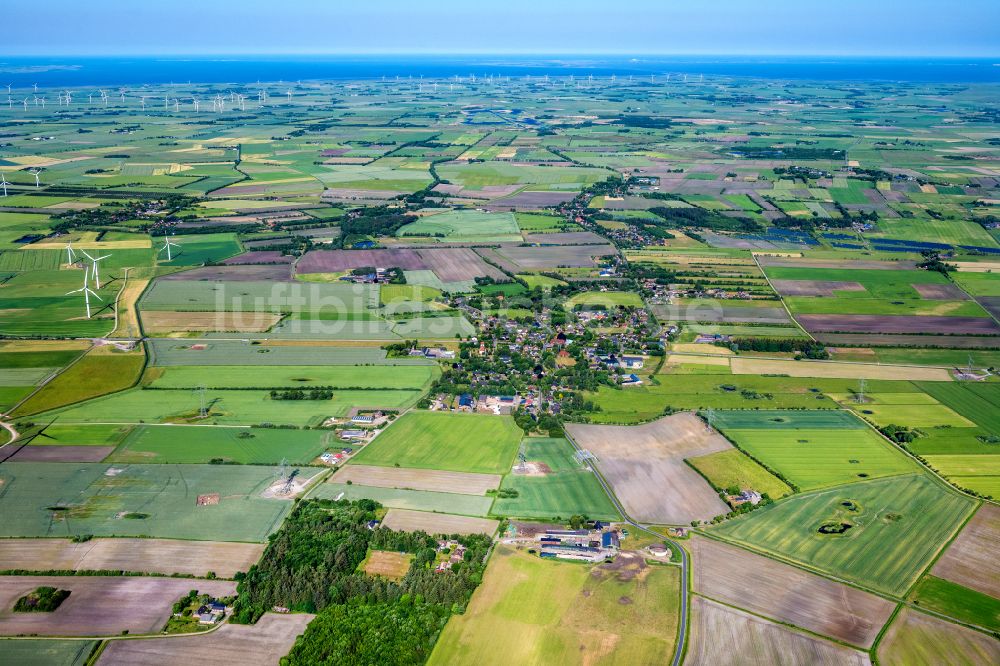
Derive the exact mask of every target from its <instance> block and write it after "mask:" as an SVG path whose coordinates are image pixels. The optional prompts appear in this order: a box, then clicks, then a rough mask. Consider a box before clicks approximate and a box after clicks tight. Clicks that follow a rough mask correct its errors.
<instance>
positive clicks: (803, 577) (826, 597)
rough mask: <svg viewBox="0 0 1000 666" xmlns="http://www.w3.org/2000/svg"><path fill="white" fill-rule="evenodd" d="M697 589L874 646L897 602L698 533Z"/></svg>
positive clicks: (692, 546) (693, 546) (694, 544)
mask: <svg viewBox="0 0 1000 666" xmlns="http://www.w3.org/2000/svg"><path fill="white" fill-rule="evenodd" d="M686 545H687V547H688V549H689V550H690V551H691V554H692V556H693V557H692V560H691V561H692V563H693V565H694V590H695V591H696V592H698V593H699V594H703V595H705V596H707V597H711V598H713V599H717V600H719V601H722V602H725V603H727V604H732V605H735V606H741V607H743V608H746V609H747V610H750V611H753V612H754V613H757V614H759V615H764V616H767V617H770V618H772V619H775V620H778V621H781V622H787V623H791V624H794V625H796V626H799V627H802V628H803V629H808V630H809V631H812V632H814V633H817V634H821V635H824V636H831V637H833V638H836V639H839V640H842V641H845V642H847V643H851V644H853V645H858V646H860V647H864V648H869V647H871V646H872V644H873V643H874V642H875V638H876V637H877V636H878V633H879V631H880V630H881V628H882V626H883V625H884V624H885V623H886V622H887V621H888V620H889V616H890V615H892V611H893V610H894V609H895V607H896V604H895V602H892V601H888V600H886V599H883V598H882V597H877V596H875V595H874V594H869V593H868V592H862V591H861V590H858V589H855V588H853V587H849V586H847V585H844V584H842V583H836V582H834V581H831V580H827V579H825V578H821V577H819V576H815V575H813V574H810V573H807V572H805V571H803V570H801V569H797V568H795V567H792V566H789V565H787V564H782V563H781V562H777V561H775V560H772V559H770V558H768V557H763V556H761V555H755V554H753V553H750V552H748V551H745V550H743V549H741V548H736V547H734V546H730V545H727V544H724V543H720V542H718V541H714V540H712V539H706V538H705V537H701V536H697V535H696V536H695V537H694V538H692V539H691V540H690V541H689V542H688V543H687V544H686Z"/></svg>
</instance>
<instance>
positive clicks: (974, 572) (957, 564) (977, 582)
mask: <svg viewBox="0 0 1000 666" xmlns="http://www.w3.org/2000/svg"><path fill="white" fill-rule="evenodd" d="M997 544H1000V507H997V506H995V505H992V504H984V505H983V506H982V507H981V508H980V509H979V511H977V512H976V515H975V516H973V518H972V520H970V521H969V523H968V524H967V525H966V526H965V529H963V530H962V531H961V532H960V533H959V535H958V538H957V539H955V541H954V542H952V544H951V545H950V546H948V550H946V551H945V552H944V555H942V556H941V559H939V560H938V561H937V563H936V564H935V565H934V569H933V570H931V573H932V574H934V575H935V576H937V577H938V578H944V579H946V580H950V581H953V582H955V583H959V584H960V585H965V586H966V587H971V588H972V589H974V590H979V591H980V592H982V593H983V594H988V595H990V596H993V597H1000V556H998V554H997Z"/></svg>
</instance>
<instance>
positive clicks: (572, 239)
mask: <svg viewBox="0 0 1000 666" xmlns="http://www.w3.org/2000/svg"><path fill="white" fill-rule="evenodd" d="M524 241H525V242H526V243H537V244H538V245H607V244H608V239H607V238H605V237H604V236H598V235H597V234H595V233H594V232H592V231H567V232H564V233H554V234H525V235H524Z"/></svg>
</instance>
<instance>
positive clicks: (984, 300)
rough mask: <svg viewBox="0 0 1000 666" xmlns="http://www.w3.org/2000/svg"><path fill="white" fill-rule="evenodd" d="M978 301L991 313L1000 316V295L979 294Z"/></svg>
mask: <svg viewBox="0 0 1000 666" xmlns="http://www.w3.org/2000/svg"><path fill="white" fill-rule="evenodd" d="M976 302H977V303H979V304H980V305H982V306H983V309H985V310H986V311H987V312H989V313H990V315H992V316H994V317H1000V297H997V296H979V297H977V298H976Z"/></svg>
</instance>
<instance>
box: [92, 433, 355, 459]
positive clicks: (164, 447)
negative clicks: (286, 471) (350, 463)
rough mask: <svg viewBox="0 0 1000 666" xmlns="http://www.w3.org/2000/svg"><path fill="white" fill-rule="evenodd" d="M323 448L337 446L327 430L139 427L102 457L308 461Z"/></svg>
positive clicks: (336, 442) (337, 442)
mask: <svg viewBox="0 0 1000 666" xmlns="http://www.w3.org/2000/svg"><path fill="white" fill-rule="evenodd" d="M329 447H336V448H338V449H339V448H340V442H339V441H338V440H337V439H336V438H335V437H334V433H333V431H330V430H288V429H278V428H222V427H212V426H139V427H138V428H135V429H134V430H133V431H132V432H131V433H130V434H129V435H128V437H126V438H125V441H124V442H122V444H121V445H120V446H119V447H118V449H117V450H116V451H115V452H114V453H113V454H111V457H110V458H108V462H114V463H209V462H212V461H213V460H217V461H219V462H226V463H241V464H253V465H264V464H270V465H277V464H278V463H280V462H281V461H282V460H287V461H288V462H289V463H290V464H293V465H296V464H304V463H309V462H310V461H312V460H313V459H314V458H316V457H317V456H318V455H319V454H321V453H323V452H324V451H325V450H326V449H327V448H329Z"/></svg>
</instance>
